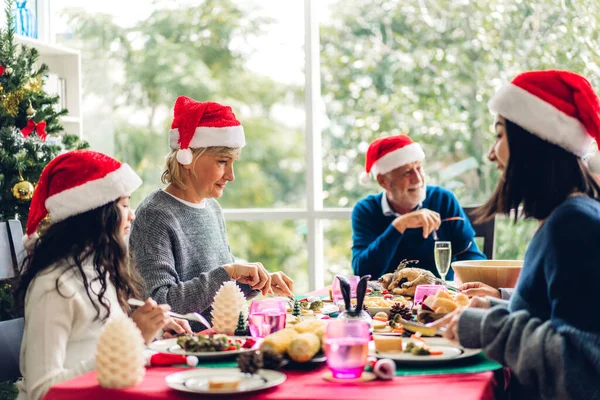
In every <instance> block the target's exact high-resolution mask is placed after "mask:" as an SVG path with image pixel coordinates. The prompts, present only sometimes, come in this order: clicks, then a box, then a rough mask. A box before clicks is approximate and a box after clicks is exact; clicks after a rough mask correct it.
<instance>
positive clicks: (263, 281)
mask: <svg viewBox="0 0 600 400" xmlns="http://www.w3.org/2000/svg"><path fill="white" fill-rule="evenodd" d="M223 268H225V271H227V273H228V274H229V276H230V277H231V279H233V280H235V281H238V282H240V283H245V284H247V285H250V286H252V289H256V290H260V291H261V292H262V294H263V296H266V295H267V294H272V293H273V291H272V290H271V276H270V275H269V272H268V271H267V270H266V269H265V267H263V265H262V264H261V263H258V262H257V263H248V264H226V265H223Z"/></svg>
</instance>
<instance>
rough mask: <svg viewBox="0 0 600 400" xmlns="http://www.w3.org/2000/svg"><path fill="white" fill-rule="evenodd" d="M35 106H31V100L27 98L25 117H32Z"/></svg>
mask: <svg viewBox="0 0 600 400" xmlns="http://www.w3.org/2000/svg"><path fill="white" fill-rule="evenodd" d="M35 111H36V110H35V108H33V106H32V105H31V100H29V107H27V110H26V111H25V113H26V114H27V118H33V116H34V115H35Z"/></svg>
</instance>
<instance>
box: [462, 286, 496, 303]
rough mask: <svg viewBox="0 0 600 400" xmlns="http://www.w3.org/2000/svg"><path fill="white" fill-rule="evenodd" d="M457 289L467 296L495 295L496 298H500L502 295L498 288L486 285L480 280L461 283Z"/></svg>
mask: <svg viewBox="0 0 600 400" xmlns="http://www.w3.org/2000/svg"><path fill="white" fill-rule="evenodd" d="M459 289H460V292H461V293H464V294H466V295H467V296H469V297H474V296H481V297H485V296H490V297H495V298H497V299H500V298H502V295H501V294H500V290H498V289H494V288H493V287H491V286H489V285H486V284H485V283H481V282H467V283H463V284H462V285H461V286H460V288H459Z"/></svg>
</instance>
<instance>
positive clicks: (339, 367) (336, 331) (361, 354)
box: [325, 319, 371, 379]
mask: <svg viewBox="0 0 600 400" xmlns="http://www.w3.org/2000/svg"><path fill="white" fill-rule="evenodd" d="M369 328H370V325H369V323H368V322H365V321H361V320H352V319H346V320H332V321H330V322H329V323H328V324H327V329H326V331H325V356H327V366H328V367H329V369H330V370H331V374H332V375H333V377H334V378H336V379H356V378H360V376H361V375H362V373H363V370H364V369H365V366H366V365H367V355H368V353H369V340H370V336H371V335H370V333H369Z"/></svg>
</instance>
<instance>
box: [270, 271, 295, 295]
mask: <svg viewBox="0 0 600 400" xmlns="http://www.w3.org/2000/svg"><path fill="white" fill-rule="evenodd" d="M271 289H272V290H273V293H274V294H276V295H279V296H286V297H293V296H294V281H293V280H291V279H290V278H289V277H288V276H287V275H286V274H284V273H283V272H281V271H280V272H273V273H272V274H271Z"/></svg>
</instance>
